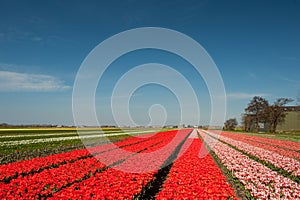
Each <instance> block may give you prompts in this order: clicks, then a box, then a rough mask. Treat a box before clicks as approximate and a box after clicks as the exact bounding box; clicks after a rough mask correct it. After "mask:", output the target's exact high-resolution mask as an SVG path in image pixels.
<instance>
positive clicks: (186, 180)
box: [156, 139, 236, 199]
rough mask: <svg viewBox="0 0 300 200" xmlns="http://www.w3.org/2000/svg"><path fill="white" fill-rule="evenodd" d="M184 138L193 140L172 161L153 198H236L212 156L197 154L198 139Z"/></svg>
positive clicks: (199, 145)
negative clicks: (159, 189) (163, 181)
mask: <svg viewBox="0 0 300 200" xmlns="http://www.w3.org/2000/svg"><path fill="white" fill-rule="evenodd" d="M188 140H193V142H192V144H191V146H190V147H189V148H188V150H187V151H186V152H185V153H184V154H183V155H182V156H181V157H180V158H179V159H178V160H176V162H175V163H174V164H173V166H172V168H171V171H170V173H169V175H168V178H167V180H166V182H165V183H164V184H163V189H162V191H161V192H159V193H158V195H157V196H156V199H211V198H215V199H229V198H231V199H236V198H235V194H234V192H233V189H232V188H231V187H230V186H229V184H228V183H227V182H226V178H225V177H224V175H223V174H222V172H221V170H220V169H219V168H218V167H217V165H216V164H215V163H214V161H213V159H212V157H211V156H210V155H209V154H208V155H207V156H205V157H203V158H199V151H200V148H201V146H202V144H203V143H202V141H201V140H200V139H188ZM205 151H206V149H205ZM202 153H207V151H206V152H202Z"/></svg>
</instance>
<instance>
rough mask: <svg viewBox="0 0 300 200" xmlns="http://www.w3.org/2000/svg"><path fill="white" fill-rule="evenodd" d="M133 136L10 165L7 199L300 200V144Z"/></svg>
mask: <svg viewBox="0 0 300 200" xmlns="http://www.w3.org/2000/svg"><path fill="white" fill-rule="evenodd" d="M132 133H143V135H142V137H140V136H134V134H133V135H131V136H128V137H121V138H118V140H114V141H113V142H112V143H107V144H101V145H96V146H93V147H89V148H81V149H70V150H69V151H66V152H58V153H53V154H50V155H43V156H36V157H32V158H29V159H25V158H24V159H18V160H11V161H9V160H5V162H3V163H2V164H1V165H0V188H1V190H0V199H293V200H294V199H300V152H299V150H300V143H299V142H293V141H287V140H278V139H272V138H264V137H260V136H253V135H249V134H240V133H231V132H221V131H215V130H202V129H191V128H189V129H180V130H166V131H159V132H156V131H155V130H146V131H144V130H143V131H140V132H138V131H136V130H135V131H132ZM47 134H48V135H49V137H50V136H51V134H52V133H47ZM67 134H70V137H75V136H74V135H72V134H73V133H67ZM110 134H115V133H110ZM8 137H9V138H13V137H11V136H3V138H8ZM24 137H29V136H24ZM30 137H34V140H35V141H38V140H39V138H35V137H37V136H33V135H31V136H30ZM44 137H46V136H45V135H44ZM64 137H67V136H64ZM0 139H1V135H0ZM47 140H49V138H48V136H47ZM56 140H57V139H56ZM64 140H65V139H64ZM4 141H5V142H6V143H5V144H7V145H12V144H14V143H13V142H15V140H13V139H11V140H8V139H4ZM48 142H49V141H48ZM50 142H51V141H50ZM18 145H20V142H19V143H18ZM26 145H27V144H26ZM26 147H27V146H26ZM125 151H126V152H128V153H124V152H125ZM156 152H159V153H156ZM22 155H23V154H22ZM153 155H154V156H153Z"/></svg>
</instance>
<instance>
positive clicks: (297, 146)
mask: <svg viewBox="0 0 300 200" xmlns="http://www.w3.org/2000/svg"><path fill="white" fill-rule="evenodd" d="M224 134H225V136H229V135H236V136H238V137H242V138H245V139H248V140H252V141H259V142H260V143H264V144H268V145H272V146H276V147H281V148H285V149H289V150H293V151H298V150H300V143H299V142H292V141H288V140H278V139H273V138H265V137H260V136H252V135H247V134H240V133H233V132H222V135H224Z"/></svg>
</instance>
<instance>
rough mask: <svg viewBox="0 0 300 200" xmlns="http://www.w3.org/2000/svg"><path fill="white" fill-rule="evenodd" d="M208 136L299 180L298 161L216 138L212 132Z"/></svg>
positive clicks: (222, 137)
mask: <svg viewBox="0 0 300 200" xmlns="http://www.w3.org/2000/svg"><path fill="white" fill-rule="evenodd" d="M207 133H208V134H210V135H212V136H214V137H219V140H221V141H224V142H226V143H227V144H230V145H232V146H234V147H236V148H237V149H239V150H242V151H243V152H245V153H247V154H249V155H252V156H254V157H257V158H259V159H260V160H263V161H265V162H266V163H269V164H272V165H274V166H275V167H277V168H279V169H282V170H284V171H286V172H288V173H291V174H292V175H294V176H296V177H298V178H300V161H298V160H295V159H293V158H290V157H287V156H284V155H279V154H277V153H275V152H272V151H268V150H266V149H262V148H258V147H255V146H252V145H250V144H247V143H245V142H240V141H237V140H234V139H231V138H228V137H224V136H221V135H220V136H218V135H217V134H215V133H213V132H211V131H210V132H207Z"/></svg>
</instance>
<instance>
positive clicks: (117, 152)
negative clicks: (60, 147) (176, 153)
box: [0, 130, 190, 199]
mask: <svg viewBox="0 0 300 200" xmlns="http://www.w3.org/2000/svg"><path fill="white" fill-rule="evenodd" d="M189 132H190V130H184V131H181V133H183V134H181V133H180V134H179V135H183V136H184V135H187V134H188V133H189ZM176 134H177V131H169V132H162V133H158V134H156V135H155V136H153V137H151V138H137V137H135V138H131V139H130V140H126V141H124V142H123V146H124V147H123V150H126V151H130V152H135V153H134V154H131V157H126V155H124V154H123V151H122V150H121V149H120V148H116V147H115V146H114V147H113V145H103V146H104V147H103V146H100V147H95V148H93V151H92V152H93V153H94V152H98V153H99V151H102V153H101V154H98V155H97V156H96V157H95V158H94V157H92V158H85V159H80V160H74V159H73V160H74V161H72V162H66V161H64V160H63V159H61V160H59V161H60V162H58V163H64V164H62V165H60V166H58V167H56V168H50V169H44V170H42V171H38V170H39V168H38V167H37V168H33V167H32V165H37V166H39V167H40V166H43V165H40V164H39V163H38V161H39V159H32V160H31V164H32V165H29V167H28V168H27V169H26V168H25V169H23V171H22V170H19V173H20V174H23V173H24V171H25V172H30V171H31V170H32V169H35V170H37V173H33V174H27V175H25V176H18V177H16V178H14V179H12V180H11V181H10V182H9V183H5V182H2V183H0V187H1V191H0V198H22V199H24V198H38V197H47V196H49V195H51V194H52V193H54V197H55V195H56V193H55V192H56V191H58V190H61V191H60V192H58V193H57V195H59V194H61V195H62V196H60V197H63V195H65V193H64V191H68V190H70V189H72V188H73V190H74V191H73V190H72V191H73V192H74V195H75V194H76V192H75V190H78V189H77V188H75V187H76V185H77V184H79V185H80V187H81V186H82V187H83V186H84V184H86V185H89V184H92V182H90V180H92V179H95V178H97V177H101V180H104V178H107V183H109V182H110V181H111V182H112V183H116V185H117V183H118V184H121V185H122V184H125V185H126V182H127V181H128V180H132V181H135V182H136V183H137V184H138V185H136V188H137V190H136V191H140V189H142V188H143V187H144V184H146V183H147V181H148V180H150V179H151V178H152V177H153V173H154V172H151V173H144V174H132V173H125V172H121V171H118V170H116V169H108V170H106V171H105V169H107V168H105V167H106V165H104V164H103V163H101V162H99V161H98V160H97V159H96V158H101V160H103V159H104V160H106V162H105V163H106V164H113V163H115V162H117V161H120V160H122V161H124V160H125V159H127V160H125V162H124V163H121V164H120V163H118V165H117V166H118V167H121V168H123V169H125V168H127V169H128V167H131V168H132V167H133V166H136V163H133V162H132V161H136V160H135V159H132V157H137V158H142V157H139V156H140V155H142V154H143V153H142V152H145V153H149V152H152V151H155V150H156V149H160V148H162V147H164V146H165V145H167V144H168V143H169V142H170V141H171V140H172V139H173V138H174V136H175V135H176ZM181 140H182V137H178V139H177V143H176V142H175V143H174V146H176V145H177V144H178V142H180V141H181ZM137 141H139V142H137ZM131 143H132V145H130V144H131ZM125 144H126V145H125ZM108 146H109V148H108ZM105 149H106V150H105ZM104 150H105V151H104ZM172 151H173V149H172V148H171V149H169V150H166V151H165V153H166V154H165V155H164V154H163V155H160V158H159V157H157V158H156V159H155V161H156V162H153V161H152V162H150V163H144V166H150V164H152V165H153V163H155V167H157V168H158V167H159V166H160V165H161V164H162V163H163V162H164V160H165V159H166V157H167V156H168V155H170V153H171V152H172ZM80 152H83V153H84V155H88V154H87V152H86V150H80V151H73V153H75V155H74V156H73V155H72V152H68V153H69V154H70V155H72V156H73V157H72V158H78V157H80ZM138 152H139V154H138ZM78 154H79V155H78ZM62 155H66V153H64V154H58V155H54V157H55V156H57V157H58V158H61V157H62ZM144 155H145V156H147V154H144ZM81 156H82V155H81ZM52 157H53V156H52ZM52 157H51V158H52ZM47 158H48V157H45V158H42V160H44V161H47ZM68 159H69V157H67V160H68ZM143 160H145V159H143ZM69 161H70V159H69ZM28 162H29V161H28ZM148 162H149V161H148ZM29 163H30V162H29ZM43 163H44V162H43ZM52 163H57V162H56V161H55V160H53V162H52ZM49 164H51V163H49ZM44 165H45V164H44ZM103 170H104V171H103ZM145 170H146V169H145ZM99 172H102V173H99ZM89 176H92V177H91V178H88V177H89ZM84 177H87V178H88V179H87V180H85V181H82V182H79V183H75V182H76V181H81V180H83V179H85V178H84ZM139 177H140V178H139ZM115 179H117V180H118V181H119V182H118V181H117V180H115ZM100 182H101V181H100ZM74 183H75V184H74ZM70 184H71V185H72V184H74V186H71V187H67V186H68V185H70ZM95 184H96V183H95ZM65 187H66V188H65ZM101 187H102V186H101ZM118 187H119V186H118ZM118 187H115V189H116V188H118ZM124 187H125V186H124ZM126 187H127V186H126ZM96 189H97V190H99V188H96ZM127 190H128V188H127ZM104 191H105V190H104ZM109 191H110V189H109V190H108V191H106V195H111V193H110V192H109ZM133 191H135V190H134V189H133V188H132V192H133ZM67 193H68V192H67ZM81 193H82V191H81ZM94 193H95V192H94V191H93V192H92V193H90V195H92V196H93V195H94ZM127 193H128V192H127ZM127 193H126V194H127ZM129 193H130V192H129ZM129 193H128V194H129ZM72 194H73V193H72ZM126 194H125V193H120V195H121V196H123V195H125V196H126ZM68 195H70V194H68ZM95 195H96V193H95ZM97 195H99V194H98V193H97ZM97 195H96V196H95V197H99V196H97Z"/></svg>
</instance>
